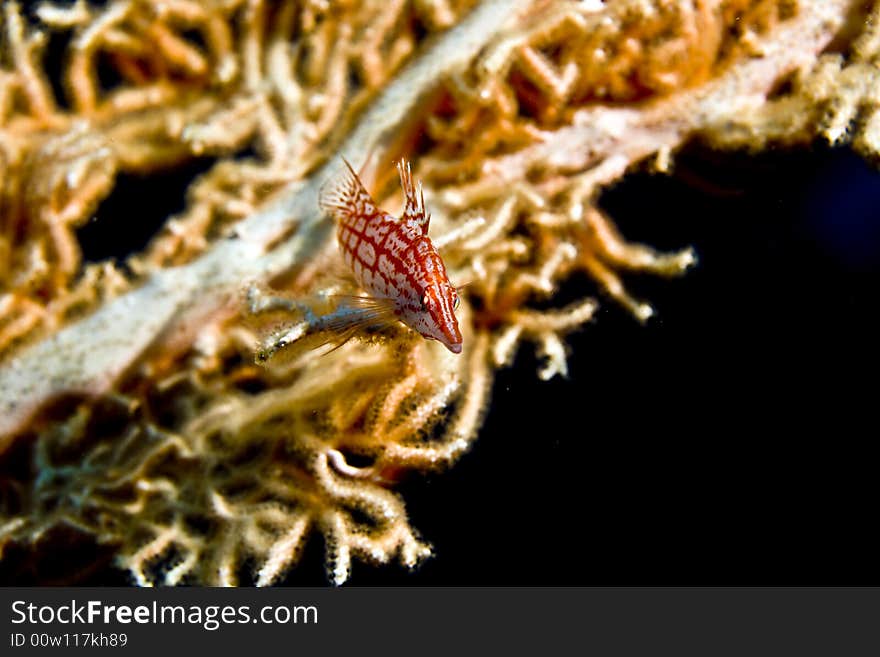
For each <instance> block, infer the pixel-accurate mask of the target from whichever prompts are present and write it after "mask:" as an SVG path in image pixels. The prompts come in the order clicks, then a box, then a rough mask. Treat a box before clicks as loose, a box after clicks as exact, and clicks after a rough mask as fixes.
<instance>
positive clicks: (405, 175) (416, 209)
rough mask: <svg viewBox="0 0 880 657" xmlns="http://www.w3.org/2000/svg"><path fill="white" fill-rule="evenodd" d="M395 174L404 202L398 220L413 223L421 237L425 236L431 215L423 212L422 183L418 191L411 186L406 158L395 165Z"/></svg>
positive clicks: (410, 175)
mask: <svg viewBox="0 0 880 657" xmlns="http://www.w3.org/2000/svg"><path fill="white" fill-rule="evenodd" d="M397 172H398V173H399V174H400V185H401V187H403V196H404V199H405V201H406V203H405V205H404V206H403V215H402V216H401V217H400V219H401V221H403V222H404V223H408V222H411V223H415V224H416V225H417V226H418V227H419V228H420V229H421V231H422V235H427V234H428V225H429V224H430V223H431V215H429V214H428V213H427V212H425V195H424V193H423V192H422V183H419V185H418V189H416V187H415V185H413V179H412V171H411V169H410V166H409V162H407V160H406V158H401V159H400V162H398V163H397Z"/></svg>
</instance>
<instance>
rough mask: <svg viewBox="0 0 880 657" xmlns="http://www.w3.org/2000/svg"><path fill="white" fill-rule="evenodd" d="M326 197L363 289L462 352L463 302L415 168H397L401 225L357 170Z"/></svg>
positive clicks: (324, 194) (323, 202) (327, 190)
mask: <svg viewBox="0 0 880 657" xmlns="http://www.w3.org/2000/svg"><path fill="white" fill-rule="evenodd" d="M343 161H344V162H345V166H346V169H347V170H346V172H345V173H344V174H343V175H342V177H341V178H339V179H337V180H335V181H332V182H331V184H329V185H328V186H326V187H325V188H324V189H323V190H322V191H321V195H320V200H319V203H320V206H321V208H322V209H323V210H324V211H325V212H327V213H329V214H330V215H331V216H333V217H334V218H335V219H336V221H337V223H338V227H337V237H338V239H339V246H340V248H341V249H342V255H343V259H344V260H345V262H346V264H347V265H348V266H349V267H350V268H351V270H352V271H353V272H354V276H355V279H356V280H357V282H358V284H359V285H360V286H361V287H362V288H363V289H364V290H365V291H366V292H367V293H369V294H370V295H371V296H373V297H374V298H376V299H378V300H387V301H388V302H389V303H390V304H391V305H392V306H393V313H394V315H395V316H396V317H397V318H398V319H400V320H401V321H402V322H403V323H404V324H406V325H407V326H409V327H410V328H411V329H413V330H414V331H417V332H418V333H420V334H421V335H422V336H423V337H425V338H428V339H431V340H438V341H440V342H442V343H443V344H444V345H445V346H446V348H447V349H449V350H450V351H452V352H453V353H456V354H457V353H460V352H461V344H462V337H461V331H460V330H459V327H458V320H457V319H456V317H455V310H456V308H457V307H458V303H459V298H458V292H457V291H456V289H455V287H454V286H453V285H452V284H450V282H449V279H448V278H447V276H446V267H445V265H444V264H443V260H442V258H441V257H440V254H439V253H437V250H436V249H435V248H434V245H433V244H432V242H431V238H430V237H428V225H429V224H430V221H431V216H430V215H429V214H428V213H427V212H426V211H425V200H424V196H423V194H422V188H421V184H419V186H418V190H417V189H416V187H415V186H414V185H413V179H412V173H411V171H410V166H409V163H408V162H406V160H401V161H400V162H399V163H398V165H397V170H398V172H399V174H400V183H401V185H402V186H403V192H404V197H405V199H406V203H405V205H404V209H403V214H402V216H401V217H400V219H398V218H397V217H394V216H392V215H390V214H388V213H387V212H385V211H383V210H381V209H380V208H379V207H378V206H377V205H376V202H375V201H374V200H373V198H372V197H371V196H370V194H369V192H367V190H366V189H365V188H364V186H363V184H362V183H361V181H360V179H359V178H358V176H357V174H356V173H355V172H354V169H352V168H351V165H350V164H349V163H348V162H347V161H345V160H343Z"/></svg>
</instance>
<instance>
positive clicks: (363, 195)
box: [318, 158, 378, 221]
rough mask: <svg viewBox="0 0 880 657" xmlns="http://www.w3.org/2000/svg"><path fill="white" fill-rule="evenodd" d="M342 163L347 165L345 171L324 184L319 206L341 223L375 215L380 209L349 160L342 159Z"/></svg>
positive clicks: (319, 195)
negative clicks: (354, 218)
mask: <svg viewBox="0 0 880 657" xmlns="http://www.w3.org/2000/svg"><path fill="white" fill-rule="evenodd" d="M342 161H343V162H344V163H345V170H344V171H342V172H341V173H340V174H339V175H337V176H335V177H333V178H331V179H329V180H328V181H327V182H325V183H324V185H323V186H322V187H321V191H320V192H319V193H318V205H319V206H320V208H321V209H322V210H323V211H324V212H326V213H328V214H329V215H331V216H332V217H334V218H335V219H337V220H340V221H341V220H344V219H348V218H351V217H357V216H365V217H371V216H373V215H375V214H376V213H377V212H378V209H377V208H376V203H375V202H374V201H373V197H372V196H370V193H369V192H368V191H367V190H366V188H365V187H364V185H363V183H362V182H361V179H360V178H358V175H357V174H356V173H355V172H354V169H352V167H351V164H349V163H348V160H346V159H345V158H342Z"/></svg>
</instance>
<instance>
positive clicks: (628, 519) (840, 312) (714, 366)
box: [0, 146, 880, 586]
mask: <svg viewBox="0 0 880 657" xmlns="http://www.w3.org/2000/svg"><path fill="white" fill-rule="evenodd" d="M209 164H210V162H208V161H203V162H196V163H195V164H193V165H191V166H189V167H187V168H186V169H184V170H181V171H178V172H174V173H171V174H168V175H163V176H152V177H150V178H148V179H139V178H137V177H131V176H122V177H121V179H120V181H119V184H118V185H117V187H116V189H115V190H114V193H113V194H112V196H111V197H110V198H109V199H108V200H107V201H105V202H104V203H103V204H102V206H101V208H100V209H99V211H98V215H97V219H96V221H94V222H92V223H91V224H89V225H88V226H86V227H85V228H83V229H82V230H81V231H80V239H81V241H82V244H83V249H84V252H85V255H86V257H87V258H88V259H90V260H101V259H103V258H106V257H121V256H123V255H124V254H125V253H127V252H130V251H133V250H138V249H141V248H143V246H144V245H145V244H146V243H147V241H148V240H149V238H150V237H151V236H152V234H153V233H154V231H155V230H156V229H157V228H158V226H159V225H160V222H161V221H162V220H163V219H164V218H165V217H166V216H167V215H168V214H169V213H170V212H175V211H179V210H180V209H182V207H183V201H184V192H185V189H186V185H187V184H188V182H189V181H190V180H191V178H192V177H193V175H195V174H196V173H198V172H199V171H202V170H205V168H206V167H207V166H208V165H209ZM601 205H602V206H603V207H604V208H605V209H606V210H607V211H608V212H610V214H611V215H612V216H613V217H614V219H615V221H616V222H617V224H618V226H619V227H620V229H621V231H622V233H623V234H624V235H625V236H626V237H627V238H628V239H630V240H636V241H643V242H646V243H648V244H651V245H653V246H655V247H658V248H662V249H677V248H681V247H684V246H687V245H693V246H694V247H695V248H696V250H697V253H698V255H699V258H700V264H699V265H698V266H697V267H696V268H695V269H693V270H692V271H691V272H690V273H688V274H687V275H686V276H685V277H683V278H681V279H675V280H671V281H670V280H659V279H656V278H653V277H649V276H637V275H632V276H629V277H627V279H626V281H627V284H628V286H629V288H630V290H631V291H632V292H633V293H635V294H636V296H638V297H640V298H643V299H646V300H649V301H651V302H652V303H653V305H654V307H655V309H656V310H657V316H656V317H655V318H653V319H652V320H651V321H650V322H649V323H648V324H647V325H645V326H641V325H639V324H638V323H637V322H635V320H633V319H632V318H631V317H630V316H629V315H627V314H626V313H625V312H624V311H623V310H621V309H620V308H618V307H617V306H616V305H615V304H614V303H613V302H611V301H610V300H609V299H607V298H602V297H600V300H601V302H602V307H601V310H600V312H599V313H598V316H597V319H596V321H595V322H594V323H592V324H591V325H589V326H588V327H586V328H585V329H584V330H582V331H580V332H579V333H577V334H575V335H573V336H571V337H570V338H569V340H568V343H569V344H570V346H571V348H572V353H573V356H572V357H571V358H570V360H569V369H570V377H569V378H568V379H567V380H563V379H559V378H557V379H554V380H553V381H550V382H541V381H539V380H538V379H537V377H536V376H535V370H536V367H537V365H538V362H537V361H536V359H535V356H534V351H533V349H532V348H531V347H530V346H525V347H523V348H521V350H520V352H519V355H518V357H517V360H516V362H515V365H514V366H513V367H512V368H509V369H506V370H503V371H501V372H500V373H499V375H498V377H497V379H496V384H495V391H494V396H493V399H492V405H491V408H490V410H489V414H488V417H487V420H486V423H485V425H484V426H483V428H482V430H481V432H480V437H479V439H478V440H477V441H476V443H475V446H474V448H473V450H472V451H471V452H470V453H469V454H467V455H466V456H464V457H463V458H462V459H461V460H460V462H459V463H458V464H457V465H455V466H454V467H453V468H452V469H451V470H449V471H448V472H444V473H438V474H432V475H429V476H427V477H420V476H413V477H411V478H410V479H409V480H407V481H406V482H404V484H403V485H402V487H401V489H400V490H401V492H402V493H403V495H404V497H405V499H406V502H407V508H408V509H409V512H410V516H411V520H412V524H413V525H414V526H415V527H416V528H417V529H419V530H420V531H421V533H422V535H423V537H424V538H425V539H426V540H428V541H429V542H431V543H432V544H433V545H434V548H435V553H436V556H435V557H434V558H433V559H431V560H429V561H427V562H426V563H425V564H424V565H423V566H422V567H421V568H419V569H418V570H417V571H416V572H415V573H408V572H406V571H405V570H404V569H402V568H400V567H399V566H396V565H391V566H385V567H379V568H374V567H372V566H368V565H365V564H362V563H358V562H356V563H355V566H354V573H353V577H352V579H351V581H350V585H354V586H357V585H387V584H396V585H443V584H450V585H489V584H495V585H514V584H519V585H537V584H555V585H571V584H606V585H628V584H629V585H635V584H648V585H650V584H669V585H686V584H690V585H694V584H696V585H701V584H703V585H721V584H734V585H738V584H742V585H746V584H766V585H779V584H874V585H876V584H880V566H878V560H877V554H878V548H880V545H878V541H877V539H876V538H874V535H873V531H872V530H873V528H874V526H875V525H876V518H877V498H878V495H877V493H878V478H877V469H878V468H877V464H878V461H877V458H876V457H875V456H872V455H873V454H874V452H875V449H874V448H875V445H876V443H877V439H878V435H880V432H878V422H877V418H878V408H880V407H878V403H877V397H878V394H877V393H878V373H877V372H878V371H877V365H878V358H877V355H878V347H877V336H878V327H880V323H878V318H877V316H878V313H877V310H876V307H877V304H878V294H877V290H878V283H880V209H878V208H880V173H878V171H877V170H876V169H874V168H872V167H871V166H870V165H868V164H865V163H864V162H863V161H862V160H861V159H860V158H858V157H857V156H855V155H853V154H852V153H850V152H849V151H846V150H835V149H830V148H828V147H824V146H817V147H815V148H813V149H810V150H806V149H804V150H798V151H786V152H771V153H767V154H763V155H760V156H747V155H738V154H734V155H731V154H723V155H722V154H715V153H712V152H711V151H707V150H706V149H701V148H697V147H694V148H689V149H688V150H686V151H685V153H683V154H682V155H681V156H680V157H679V158H678V160H677V167H676V172H675V174H674V175H673V176H660V175H652V174H650V173H639V172H636V173H633V174H631V175H629V176H628V177H627V178H626V179H625V180H624V181H622V182H621V183H620V184H619V185H617V186H616V187H614V188H613V189H609V190H608V191H607V192H606V193H605V194H604V195H603V196H602V198H601ZM120 213H124V214H125V216H126V221H125V222H121V221H111V220H107V219H105V217H116V216H118V215H119V214H120ZM595 293H596V290H595V287H594V285H593V284H592V283H591V282H590V281H589V280H588V279H587V278H586V277H580V278H576V279H575V280H572V281H570V282H569V283H567V284H566V286H565V288H564V290H563V293H562V297H563V299H562V301H568V300H572V299H575V298H580V297H582V296H584V295H586V294H595ZM466 338H467V336H465V339H466ZM93 549H94V547H93V546H88V545H84V546H70V547H69V548H68V549H66V550H65V551H64V552H63V554H56V555H51V556H50V558H51V562H52V563H51V566H52V568H51V569H52V570H53V571H55V572H63V571H64V570H65V564H66V562H67V561H68V560H69V561H71V563H77V562H83V561H88V552H89V550H93ZM23 557H24V555H22V554H17V555H16V554H7V559H5V561H6V563H5V565H4V566H3V567H0V581H2V580H5V581H7V582H10V581H15V582H18V583H40V582H41V581H45V580H44V579H43V578H42V577H41V576H40V573H41V572H45V571H44V570H43V566H41V565H39V564H37V565H36V566H33V565H32V567H25V568H24V569H21V566H22V561H21V559H22V558H23ZM2 571H5V573H4V572H2ZM82 583H86V584H125V583H127V579H126V577H125V575H123V574H121V573H119V572H118V571H115V570H112V569H111V568H110V567H109V566H108V567H105V568H98V569H97V570H95V571H93V572H91V573H90V574H89V575H88V576H87V577H85V578H84V579H83V581H82ZM286 583H288V584H293V585H300V584H307V585H324V584H326V579H325V576H324V572H323V544H322V541H321V538H320V537H318V536H314V537H313V538H312V539H311V541H310V542H309V544H308V547H307V549H306V552H305V555H304V559H303V561H302V562H301V563H300V565H299V567H298V568H296V569H295V570H294V571H293V572H292V573H291V575H290V576H289V577H288V579H287V581H286Z"/></svg>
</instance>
